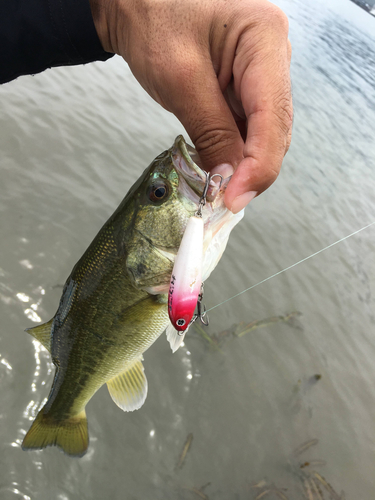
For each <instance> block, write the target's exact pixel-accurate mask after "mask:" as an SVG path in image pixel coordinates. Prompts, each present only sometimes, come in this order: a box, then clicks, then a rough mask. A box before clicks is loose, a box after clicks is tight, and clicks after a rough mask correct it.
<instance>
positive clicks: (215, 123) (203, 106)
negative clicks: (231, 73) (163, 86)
mask: <svg viewBox="0 0 375 500" xmlns="http://www.w3.org/2000/svg"><path fill="white" fill-rule="evenodd" d="M176 78H177V82H176V92H175V93H173V91H172V92H170V93H169V99H168V101H169V102H168V104H167V107H168V109H169V110H170V111H172V112H173V113H174V114H175V115H176V116H177V118H178V119H179V120H180V121H181V123H182V125H183V126H184V127H185V129H186V131H187V133H188V134H189V136H190V138H191V139H192V141H193V143H194V146H195V148H196V150H197V152H198V154H199V157H200V160H201V166H202V168H203V169H204V170H206V171H210V170H212V169H213V168H214V167H218V166H220V165H222V164H230V165H231V166H232V167H233V169H235V168H236V167H237V165H238V164H239V163H240V162H241V160H242V159H243V148H244V142H243V140H242V137H241V134H240V132H239V129H238V126H237V124H236V122H235V120H234V118H233V115H232V112H231V110H230V109H229V107H228V104H227V102H226V100H225V98H224V96H223V93H222V91H221V89H220V86H219V82H218V80H217V77H216V74H215V71H214V68H213V67H212V62H211V60H209V61H201V63H200V64H197V63H196V61H194V63H192V64H191V65H190V68H189V65H188V64H187V61H186V58H185V60H184V68H183V69H182V70H179V71H176V72H174V80H176ZM169 90H171V89H170V88H169Z"/></svg>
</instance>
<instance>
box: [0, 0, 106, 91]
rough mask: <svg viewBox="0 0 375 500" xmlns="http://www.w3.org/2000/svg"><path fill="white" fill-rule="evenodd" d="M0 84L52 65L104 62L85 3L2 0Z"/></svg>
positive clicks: (0, 5)
mask: <svg viewBox="0 0 375 500" xmlns="http://www.w3.org/2000/svg"><path fill="white" fill-rule="evenodd" d="M0 47H1V49H0V83H5V82H8V81H10V80H13V79H14V78H17V77H18V76H20V75H26V74H35V73H39V72H41V71H43V70H45V69H47V68H50V67H52V66H64V65H74V64H84V63H88V62H92V61H96V60H101V61H105V60H106V59H108V58H109V57H111V56H112V54H110V53H108V52H105V51H104V49H103V47H102V45H101V43H100V41H99V38H98V35H97V33H96V29H95V25H94V22H93V19H92V15H91V9H90V4H89V1H88V0H63V1H57V0H2V1H1V2H0Z"/></svg>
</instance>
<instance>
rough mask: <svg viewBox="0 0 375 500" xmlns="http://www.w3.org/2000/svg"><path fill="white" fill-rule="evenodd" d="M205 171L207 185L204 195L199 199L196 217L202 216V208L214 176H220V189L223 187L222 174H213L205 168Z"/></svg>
mask: <svg viewBox="0 0 375 500" xmlns="http://www.w3.org/2000/svg"><path fill="white" fill-rule="evenodd" d="M203 172H204V173H205V175H206V182H205V185H204V188H203V193H202V196H201V197H200V199H199V203H198V210H197V211H196V212H195V216H196V217H202V208H203V207H204V206H205V204H206V198H207V193H208V188H209V186H210V182H211V179H213V178H214V177H220V184H219V189H220V188H221V185H222V183H223V176H222V175H221V174H213V175H211V174H210V173H209V172H206V171H205V170H203Z"/></svg>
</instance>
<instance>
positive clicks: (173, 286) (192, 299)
mask: <svg viewBox="0 0 375 500" xmlns="http://www.w3.org/2000/svg"><path fill="white" fill-rule="evenodd" d="M203 233H204V222H203V219H202V218H201V217H195V216H194V217H190V219H189V221H188V223H187V226H186V229H185V232H184V235H183V237H182V240H181V245H180V248H179V250H178V252H177V255H176V258H175V262H174V266H173V271H172V277H171V281H170V286H169V294H168V313H169V318H170V320H171V323H172V325H173V327H174V328H175V329H176V330H178V331H181V332H182V331H185V330H186V329H187V328H188V326H189V324H190V321H191V319H192V317H193V315H194V311H195V308H196V305H197V301H198V296H199V293H200V290H201V284H202V262H203Z"/></svg>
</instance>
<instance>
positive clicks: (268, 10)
mask: <svg viewBox="0 0 375 500" xmlns="http://www.w3.org/2000/svg"><path fill="white" fill-rule="evenodd" d="M264 8H265V14H266V15H265V16H264V21H265V22H266V23H267V24H268V25H269V24H270V23H271V24H272V25H273V27H274V28H278V29H279V30H280V31H281V32H283V33H285V34H287V33H288V31H289V20H288V17H287V15H286V14H285V12H284V11H283V10H281V9H280V7H278V6H277V5H275V4H273V3H268V4H267V6H266V7H264Z"/></svg>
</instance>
